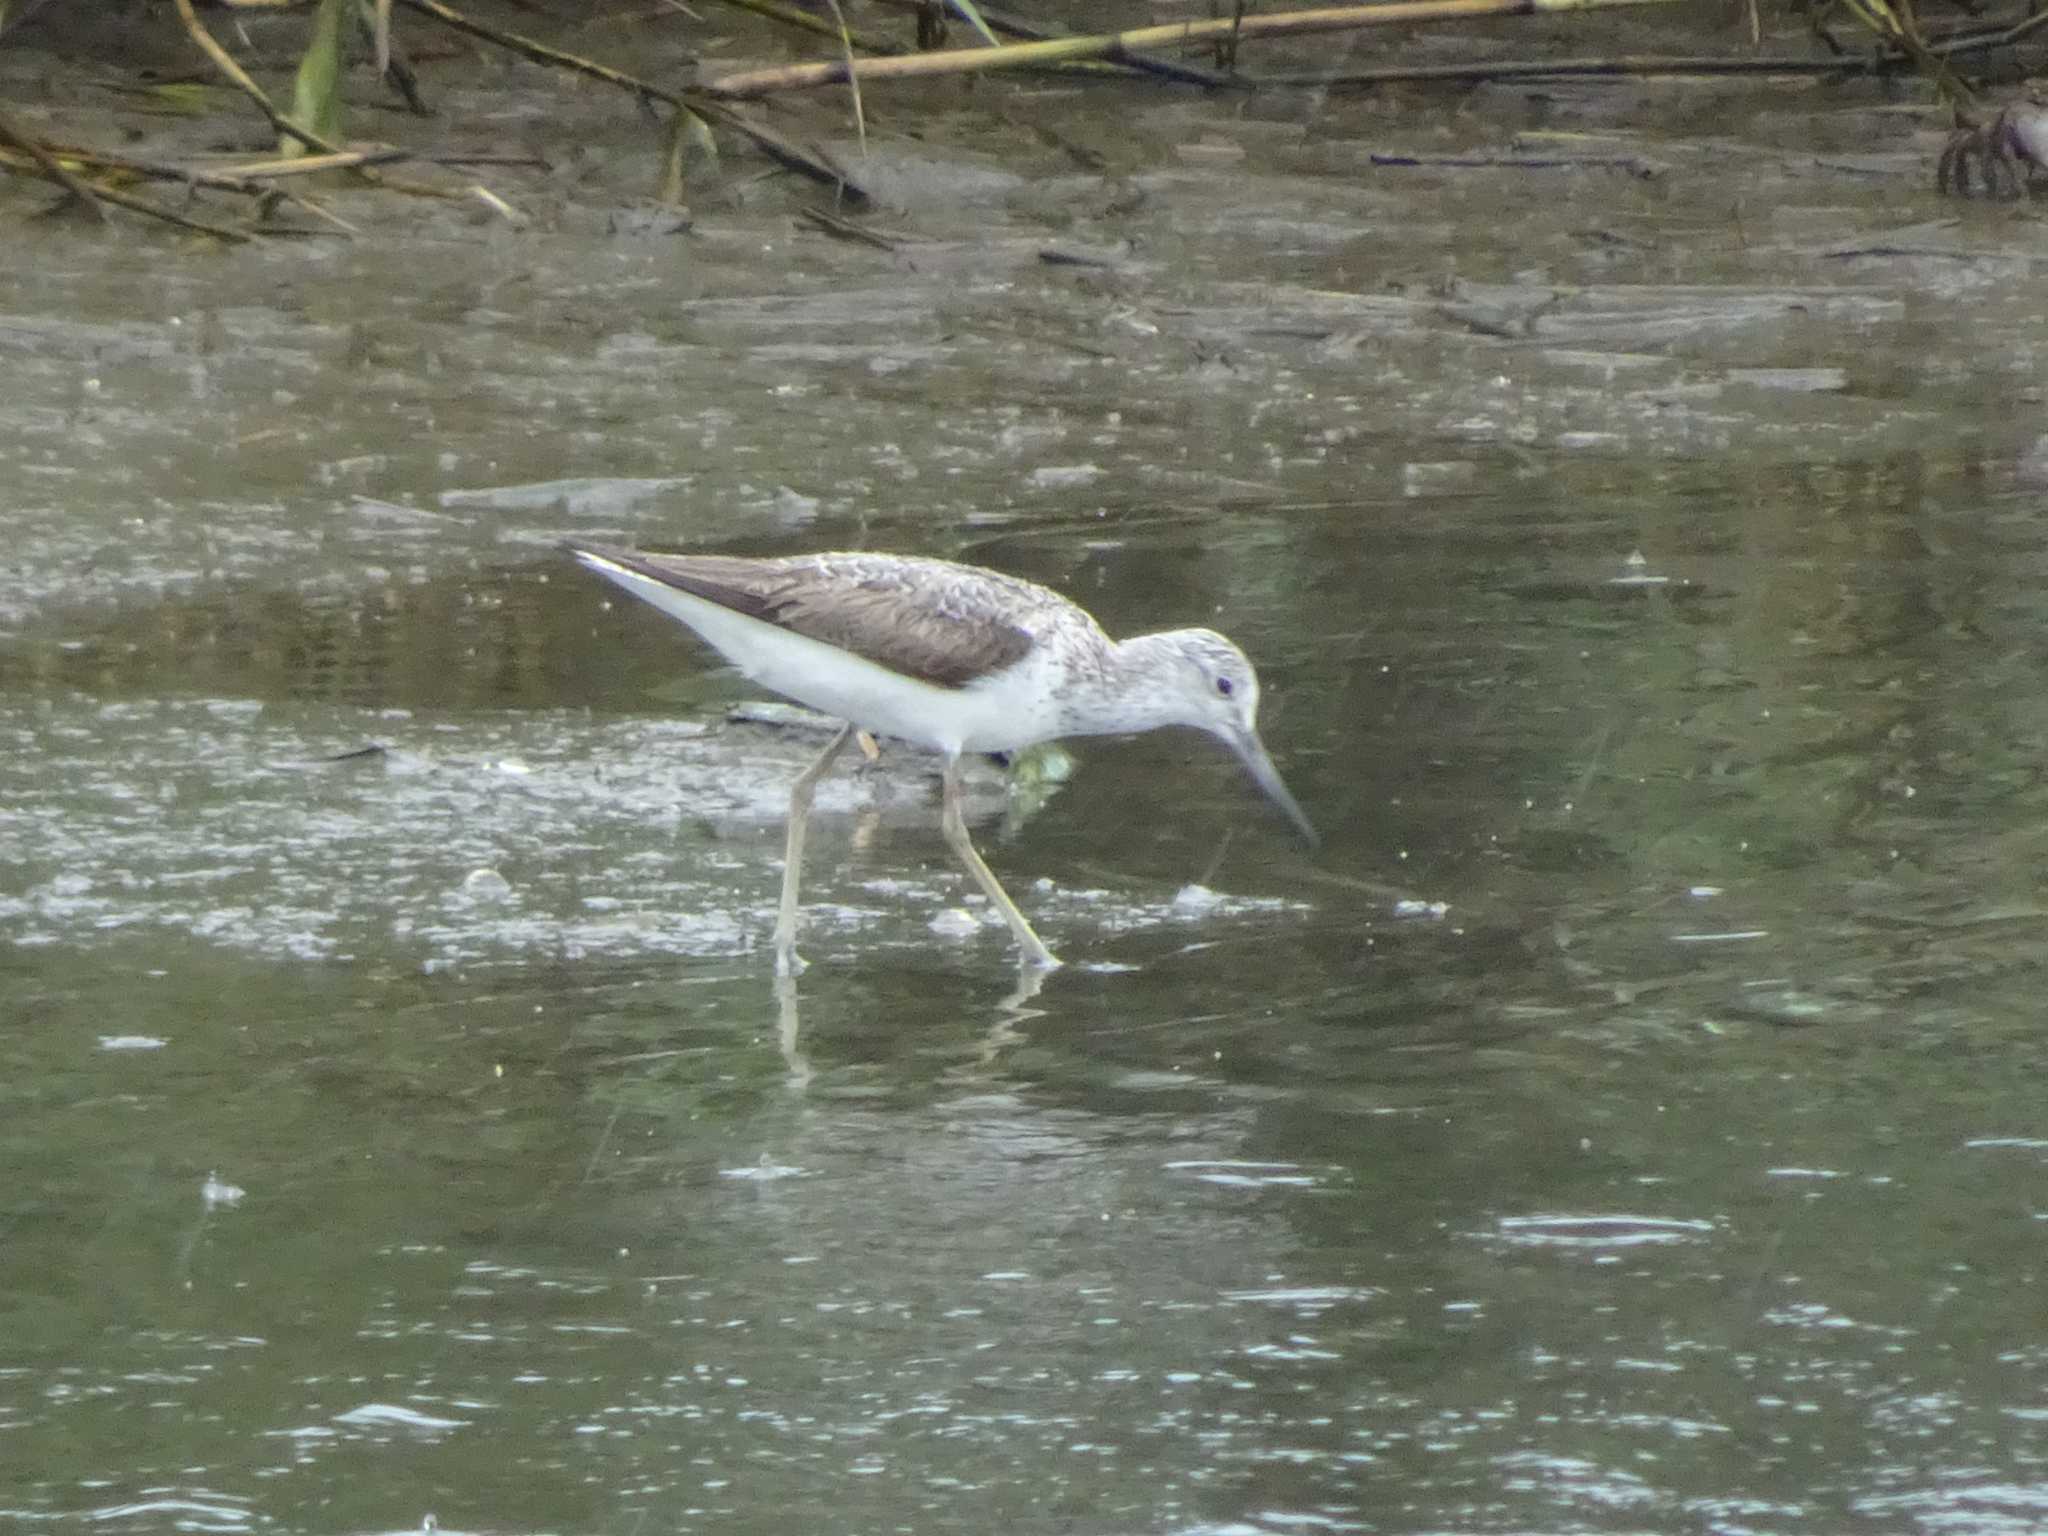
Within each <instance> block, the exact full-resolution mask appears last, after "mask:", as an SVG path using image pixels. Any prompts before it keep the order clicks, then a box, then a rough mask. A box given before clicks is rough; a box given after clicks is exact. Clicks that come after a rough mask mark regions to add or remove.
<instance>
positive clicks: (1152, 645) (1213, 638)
mask: <svg viewBox="0 0 2048 1536" xmlns="http://www.w3.org/2000/svg"><path fill="white" fill-rule="evenodd" d="M566 547H567V549H568V550H569V552H570V553H571V554H573V555H575V557H576V558H577V559H578V560H580V561H582V562H583V564H584V565H586V566H588V567H589V568H590V569H591V570H593V571H595V572H597V574H598V575H600V576H602V577H604V578H605V579H606V580H607V581H611V582H614V583H616V584H617V585H619V586H621V587H624V588H625V589H626V590H627V591H628V592H630V593H632V594H633V595H634V596H635V597H637V598H640V599H642V600H643V601H645V602H648V603H651V604H653V605H654V606H655V607H656V608H659V609H660V610H661V611H662V612H663V613H665V614H667V615H669V617H671V618H673V619H677V620H680V621H681V622H682V623H684V624H687V625H688V626H689V627H690V628H691V629H693V630H695V631H696V632H697V634H698V636H699V637H700V638H701V639H703V640H704V641H705V642H706V643H707V644H709V645H710V646H711V647H712V648H713V649H714V650H717V651H719V652H720V653H721V654H723V655H724V656H725V658H726V659H727V660H728V661H730V662H732V664H733V665H734V666H736V667H738V668H739V670H740V671H741V672H742V673H744V674H745V675H746V676H747V677H749V678H751V679H752V680H753V681H754V682H756V683H758V684H760V685H761V686H762V687H763V688H767V689H769V690H770V691H772V692H775V693H779V694H782V695H783V696H784V697H786V698H791V699H794V700H796V701H797V702H798V703H799V704H805V705H808V706H809V707H810V708H812V709H815V710H818V711H820V712H821V713H823V714H826V715H830V716H832V717H833V718H835V719H838V720H841V721H844V722H845V724H844V725H843V726H842V727H841V728H840V730H839V731H838V733H837V734H836V735H834V736H833V738H832V741H831V744H830V745H829V746H827V747H826V748H825V750H824V752H823V753H822V754H820V756H819V757H818V759H817V761H816V762H814V763H812V764H811V765H810V766H809V767H808V768H806V769H805V770H804V771H803V772H802V773H801V774H800V775H798V777H797V780H796V784H795V786H794V787H793V788H792V789H791V791H790V796H789V826H788V830H787V833H786V836H787V839H788V841H787V845H786V851H785V857H784V861H783V869H782V906H781V909H780V911H779V913H778V915H777V917H776V921H775V966H776V970H777V971H778V972H779V973H781V974H783V975H792V974H794V973H795V972H797V971H799V970H801V969H802V968H803V962H802V961H801V960H799V959H798V958H797V953H796V921H797V885H798V882H799V880H800V878H801V874H802V869H803V855H804V823H805V821H806V820H807V819H808V817H809V815H810V810H811V797H812V794H813V792H814V791H815V790H816V789H817V785H818V780H819V779H820V778H822V777H823V776H824V774H825V771H826V770H827V769H828V768H830V767H831V766H832V762H833V759H835V758H836V757H838V756H839V753H840V751H841V750H842V749H843V748H844V747H845V746H846V743H847V741H848V740H849V739H851V737H852V735H853V733H854V731H855V730H856V729H865V730H868V731H872V732H875V733H876V734H879V735H884V736H894V737H898V738H900V739H901V740H904V741H907V742H910V743H912V744H913V745H915V746H919V747H923V748H926V749H928V750H930V751H933V752H937V753H939V754H940V756H941V757H942V758H943V760H944V767H943V772H942V775H941V784H942V786H943V788H942V793H941V807H940V814H939V826H940V829H941V830H942V831H943V832H944V834H945V838H946V843H947V845H948V846H949V847H950V848H951V849H952V850H953V853H954V855H955V856H956V857H957V858H958V859H959V860H960V862H961V864H962V865H963V866H965V868H966V870H967V872H968V873H969V874H970V875H972V876H973V877H974V881H975V883H976V884H977V885H979V886H980V887H981V889H982V891H983V892H984V893H985V894H986V895H987V896H988V899H989V901H990V902H991V903H992V904H993V905H994V906H995V909H996V910H997V911H998V912H1000V913H1001V914H1002V916H1003V921H1004V922H1006V923H1007V924H1009V928H1010V933H1011V935H1012V936H1013V937H1014V938H1015V939H1016V941H1017V947H1018V949H1019V950H1021V951H1022V953H1023V956H1024V959H1025V960H1026V961H1027V962H1029V963H1031V964H1033V965H1037V966H1041V967H1045V968H1048V969H1049V968H1051V967H1053V966H1056V965H1058V964H1059V961H1058V960H1057V959H1055V958H1054V956H1053V953H1052V951H1051V950H1049V949H1047V948H1046V947H1045V944H1044V943H1043V942H1042V941H1041V940H1040V939H1039V937H1038V935H1037V934H1036V933H1034V932H1033V931H1032V928H1031V924H1030V923H1028V922H1026V921H1025V920H1024V914H1023V913H1022V912H1019V911H1018V910H1017V904H1016V903H1015V902H1013V901H1011V900H1010V898H1009V895H1008V893H1007V892H1005V891H1004V890H1003V887H1002V885H1001V884H1000V883H999V882H998V881H997V879H996V877H995V875H994V873H993V872H991V871H990V869H989V867H988V865H987V864H985V863H983V862H982V858H981V855H980V854H978V853H976V852H975V850H974V844H973V843H972V842H971V841H970V840H969V838H968V836H967V822H966V818H965V817H964V815H963V814H962V808H961V807H962V795H961V788H960V758H961V755H962V754H963V753H968V752H1017V751H1021V750H1023V749H1024V748H1026V747H1030V746H1035V745H1037V744H1038V743H1039V742H1043V741H1051V740H1053V739H1054V738H1056V737H1061V736H1102V735H1123V734H1127V733H1131V732H1137V731H1150V730H1156V729H1158V728H1159V727H1161V726H1168V725H1188V726H1193V727H1195V728H1196V729H1197V730H1202V731H1207V732H1208V733H1209V734H1210V735H1212V736H1214V737H1216V738H1218V739H1219V740H1221V741H1222V742H1223V743H1224V744H1225V745H1226V746H1228V747H1229V748H1230V749H1231V751H1233V752H1235V753H1236V754H1237V756H1238V759H1239V760H1240V761H1241V762H1242V763H1243V764H1244V766H1245V767H1246V769H1247V770H1249V772H1250V773H1251V776H1252V779H1253V781H1254V782H1255V783H1257V785H1258V786H1259V788H1260V789H1262V790H1264V791H1265V792H1266V794H1267V796H1268V797H1269V798H1270V799H1271V800H1272V801H1273V802H1274V803H1275V804H1276V805H1278V806H1279V807H1280V809H1281V810H1282V811H1284V812H1286V814H1287V817H1288V819H1289V820H1290V821H1292V822H1293V823H1294V825H1295V826H1296V827H1297V828H1299V829H1300V831H1301V834H1302V836H1303V837H1305V838H1306V839H1308V841H1309V842H1310V844H1311V845H1313V844H1314V843H1315V841H1316V832H1315V828H1314V827H1313V826H1312V825H1311V824H1310V822H1309V819H1308V816H1307V815H1306V813H1304V812H1303V810H1302V808H1301V806H1300V804H1299V803H1298V802H1297V801H1296V800H1295V798H1294V796H1293V795H1292V794H1290V793H1289V792H1288V789H1287V786H1286V784H1285V783H1284V782H1282V780H1281V778H1280V771H1279V769H1277V768H1275V767H1274V766H1273V759H1272V758H1271V757H1270V756H1268V755H1267V752H1266V749H1265V746H1264V745H1263V744H1262V743H1261V742H1260V740H1259V732H1258V715H1259V679H1258V674H1257V673H1255V672H1254V671H1253V670H1252V664H1251V662H1250V661H1248V660H1247V659H1246V658H1245V654H1244V652H1242V651H1240V650H1239V649H1238V648H1237V647H1236V646H1235V645H1233V644H1231V643H1230V641H1229V640H1227V639H1225V638H1224V637H1223V636H1222V635H1219V634H1217V633H1216V631H1214V630H1213V629H1173V630H1166V631H1163V632H1161V633H1159V634H1152V635H1139V636H1136V637H1135V638H1133V639H1130V640H1112V639H1110V638H1109V636H1108V635H1106V634H1104V633H1103V630H1102V626H1101V625H1099V624H1097V623H1096V622H1095V620H1094V619H1093V618H1092V617H1091V616H1090V615H1089V614H1088V613H1087V611H1086V610H1084V609H1082V608H1080V607H1078V606H1077V605H1076V604H1074V603H1070V602H1068V601H1067V600H1066V599H1065V598H1064V597H1061V596H1060V595H1059V594H1058V593H1057V592H1054V591H1052V590H1050V589H1049V588H1046V587H1041V586H1038V585H1036V584H1034V583H1032V582H1028V581H1021V580H1019V579H1018V578H1017V577H1014V576H1005V575H1002V574H1000V573H999V572H996V571H989V570H983V569H982V568H981V567H979V566H973V565H959V564H956V563H954V562H953V561H950V560H931V559H923V558H919V557H916V556H908V555H871V554H821V555H796V556H791V557H788V558H785V559H749V558H744V557H738V556H731V555H663V554H649V553H646V552H644V551H639V550H628V549H619V548H616V547H613V546H611V545H606V544H587V543H580V542H575V543H570V544H568V545H567V546H566Z"/></svg>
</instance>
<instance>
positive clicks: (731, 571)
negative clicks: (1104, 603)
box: [601, 549, 1032, 688]
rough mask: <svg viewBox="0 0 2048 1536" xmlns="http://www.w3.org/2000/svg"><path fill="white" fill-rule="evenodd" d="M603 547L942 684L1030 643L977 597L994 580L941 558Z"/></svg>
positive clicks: (992, 666) (1017, 653)
mask: <svg viewBox="0 0 2048 1536" xmlns="http://www.w3.org/2000/svg"><path fill="white" fill-rule="evenodd" d="M601 553H602V554H603V555H604V557H605V558H606V559H608V560H614V561H616V562H617V563H619V564H620V565H624V566H626V567H628V568H629V569H632V570H636V571H639V572H640V573H641V574H642V575H645V576H649V577H651V578H653V579H654V580H656V581H660V582H663V583H666V584H667V585H669V586H672V587H675V588H677V589H679V590H681V591H684V592H688V593H690V594H691V595H692V596H694V597H701V598H704V599H705V600H706V601H708V602H714V603H717V604H719V605H720V606H721V607H725V608H730V609H732V610H733V611H734V612H736V613H743V614H745V615H746V616H747V617H749V618H754V619H761V620H763V621H765V622H767V623H770V624H775V625H779V626H780V627H782V628H784V629H787V630H790V631H792V632H794V633H796V634H799V635H803V636H805V637H807V638H809V639H812V640H817V641H820V642H822V643H823V644H826V645H832V646H837V647H839V648H840V649H841V650H846V651H851V652H852V653H853V654H854V655H856V656H863V657H865V658H867V659H868V660H869V661H872V662H875V663H876V664H877V665H879V666H884V667H888V668H889V669H890V670H892V671H896V672H901V673H904V674H906V675H907V676H910V677H915V678H918V679H919V680H921V681H923V682H927V683H931V684H934V685H935V686H937V687H941V688H960V687H964V686H965V685H967V684H968V683H971V682H973V681H974V680H975V679H976V678H978V677H982V676H985V675H986V674H988V673H990V672H999V671H1001V670H1002V669H1003V668H1005V667H1007V666H1010V665H1012V664H1014V663H1016V662H1018V661H1020V660H1022V659H1023V657H1024V656H1025V654H1026V653H1028V652H1029V651H1030V649H1031V646H1032V637H1031V635H1030V633H1029V632H1028V631H1027V630H1025V629H1024V628H1022V627H1021V626H1020V625H1018V624H1017V623H1015V622H1014V621H1012V620H1011V619H1009V618H1007V617H1005V616H1003V614H1002V613H1001V611H1000V609H999V606H998V605H997V604H995V603H992V602H977V601H976V600H975V599H976V598H977V597H981V596H984V595H992V594H997V593H999V592H1000V590H1001V589H1000V588H999V586H998V585H997V583H996V582H995V581H992V580H989V579H987V578H983V577H982V576H981V575H980V573H978V572H975V571H971V570H966V569H964V568H962V567H960V566H956V565H949V564H947V563H945V562H941V561H932V562H901V561H894V560H887V561H885V560H881V559H875V558H869V557H864V556H860V555H841V556H813V557H809V558H804V559H796V560H750V559H744V558H740V557H735V556H728V555H648V554H642V553H639V552H637V551H634V552H628V551H625V550H612V549H606V550H603V551H601ZM983 587H985V588H987V593H986V594H985V593H984V592H983V591H982V590H980V589H981V588H983Z"/></svg>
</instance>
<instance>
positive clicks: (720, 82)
mask: <svg viewBox="0 0 2048 1536" xmlns="http://www.w3.org/2000/svg"><path fill="white" fill-rule="evenodd" d="M406 3H407V4H409V5H418V4H424V3H428V0H406ZM1675 3H1677V0H1386V3H1384V4H1378V5H1346V6H1334V7H1326V8H1324V9H1320V10H1308V11H1287V12H1281V13H1278V14H1275V15H1269V16H1245V17H1242V18H1236V17H1223V18H1221V19H1219V20H1215V21H1186V22H1175V23H1173V24H1171V25H1169V26H1158V27H1138V28H1135V29H1133V30H1131V31H1128V32H1117V33H1105V34H1099V35H1095V36H1089V37H1063V38H1053V39H1050V40H1048V41H1045V42H1038V43H1017V44H1013V45H1011V46H1009V47H1004V48H955V49H947V50H944V51H942V52H938V53H917V54H909V55H906V56H904V57H901V58H892V59H864V60H862V61H861V62H860V63H859V65H858V66H857V67H856V69H855V71H854V73H855V74H856V75H857V76H858V78H860V79H863V80H883V79H898V78H902V77H905V76H911V75H953V74H965V73H971V72H976V71H981V70H990V69H1016V68H1020V67H1023V66H1026V65H1035V64H1048V63H1054V62H1057V61H1059V60H1063V59H1081V58H1115V57H1118V56H1119V54H1120V53H1121V52H1123V51H1125V50H1129V49H1134V48H1151V47H1168V46H1172V45H1173V44H1176V43H1188V42H1194V41H1198V40H1200V39H1204V38H1214V37H1228V36H1231V35H1233V34H1236V33H1241V34H1242V35H1243V36H1245V37H1277V36H1299V35H1304V34H1309V33H1318V32H1346V31H1353V30H1356V29H1360V28H1364V27H1386V26H1406V25H1412V24H1413V23H1415V22H1419V21H1457V20H1466V19H1470V18H1475V17H1488V16H1537V15H1554V14H1556V13H1559V12H1565V11H1583V10H1592V9H1604V8H1606V7H1608V6H1617V5H1669V4H1675ZM847 74H848V71H847V66H846V65H845V64H843V63H811V64H793V65H787V66H784V67H781V68H776V69H757V70H746V71H742V72H741V73H738V74H732V75H726V76H723V77H721V78H719V79H716V80H707V81H704V82H702V83H701V84H700V85H699V86H698V89H699V90H701V91H704V92H706V93H708V94H710V95H713V96H724V97H743V96H760V95H765V94H766V93H768V92H770V91H784V90H802V89H807V88H809V87H812V86H819V85H836V84H837V83H839V82H840V81H841V80H844V79H846V78H847Z"/></svg>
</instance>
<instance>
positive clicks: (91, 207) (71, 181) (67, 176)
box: [0, 112, 107, 224]
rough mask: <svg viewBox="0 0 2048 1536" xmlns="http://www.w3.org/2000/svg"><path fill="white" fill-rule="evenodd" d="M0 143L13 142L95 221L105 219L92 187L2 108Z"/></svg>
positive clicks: (105, 213)
mask: <svg viewBox="0 0 2048 1536" xmlns="http://www.w3.org/2000/svg"><path fill="white" fill-rule="evenodd" d="M0 143H7V144H12V145H13V146H14V147H15V148H16V149H18V150H20V151H21V152H22V153H23V154H25V155H27V156H28V157H29V158H30V159H31V160H33V161H35V163H36V164H37V165H39V166H41V167H42V168H43V174H44V175H45V176H47V177H49V178H50V180H52V181H54V182H56V183H57V185H58V186H60V187H62V188H63V189H64V190H65V191H66V192H69V193H70V194H71V196H72V198H73V199H74V200H75V201H76V202H77V203H78V206H79V207H80V208H83V209H84V210H85V211H86V212H87V213H88V214H90V215H91V216H92V221H93V222H94V223H95V224H104V223H106V222H107V211H106V209H104V208H102V207H101V206H100V205H99V199H98V198H96V197H95V196H94V195H93V189H92V187H91V186H90V185H88V184H87V183H86V182H84V181H81V180H80V179H79V178H78V177H76V176H74V175H72V174H71V173H70V172H69V171H67V170H66V169H65V168H64V164H63V162H62V161H60V160H59V159H58V158H57V157H56V156H55V155H53V154H51V153H50V152H49V151H48V150H47V149H45V148H43V146H42V145H41V144H40V143H38V142H37V140H36V137H35V135H34V134H32V133H30V132H29V131H28V130H27V129H26V128H23V127H22V126H21V125H20V124H18V123H16V122H15V121H14V119H13V118H12V117H10V116H9V115H8V114H6V113H4V112H0Z"/></svg>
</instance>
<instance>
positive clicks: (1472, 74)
mask: <svg viewBox="0 0 2048 1536" xmlns="http://www.w3.org/2000/svg"><path fill="white" fill-rule="evenodd" d="M1882 64H1883V61H1882V60H1879V59H1874V58H1861V59H1859V58H1852V57H1848V56H1846V55H1845V56H1843V57H1842V58H1838V59H1813V58H1806V57H1803V56H1802V57H1799V58H1792V57H1789V56H1778V57H1771V58H1721V57H1717V56H1695V57H1684V56H1678V57H1660V56H1658V55H1655V54H1630V55H1623V56H1620V57H1617V58H1611V59H1598V58H1593V59H1498V60H1493V61H1490V62H1477V63H1472V64H1406V65H1398V66H1393V67H1390V68H1386V69H1358V70H1346V71H1344V72H1343V73H1342V74H1282V75H1260V76H1259V77H1258V82H1257V83H1258V84H1260V85H1262V86H1283V85H1299V86H1330V85H1394V84H1401V83H1410V82H1419V81H1431V80H1459V81H1464V80H1526V79H1532V78H1535V79H1541V78H1543V77H1546V76H1555V77H1557V78H1559V79H1566V78H1575V77H1580V76H1588V75H1591V76H1602V75H1629V76H1635V77H1646V78H1647V77H1655V76H1658V75H1845V74H1846V75H1854V74H1862V73H1864V72H1866V71H1869V70H1871V69H1873V68H1880V67H1881V66H1882ZM1898 65H1899V67H1907V61H1905V60H1904V59H1901V60H1899V61H1898Z"/></svg>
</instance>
